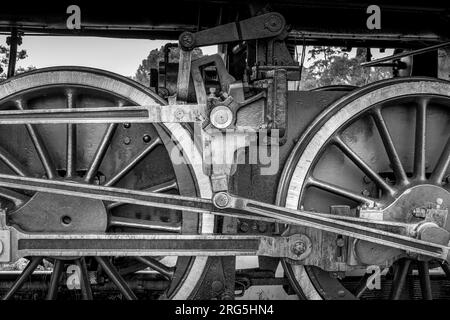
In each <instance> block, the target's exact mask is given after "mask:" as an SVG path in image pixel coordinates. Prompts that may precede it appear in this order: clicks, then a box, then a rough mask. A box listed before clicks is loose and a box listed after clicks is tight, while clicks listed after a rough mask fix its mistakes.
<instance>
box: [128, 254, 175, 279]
mask: <svg viewBox="0 0 450 320" xmlns="http://www.w3.org/2000/svg"><path fill="white" fill-rule="evenodd" d="M135 259H136V260H138V261H139V262H141V263H143V264H145V265H146V266H148V267H150V268H151V269H153V270H155V271H157V272H159V273H160V274H162V275H163V276H164V277H165V278H166V279H167V280H171V279H172V278H173V273H174V268H170V267H168V266H166V265H164V264H162V263H161V262H159V261H158V260H155V259H153V258H150V257H135Z"/></svg>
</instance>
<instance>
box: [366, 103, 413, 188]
mask: <svg viewBox="0 0 450 320" xmlns="http://www.w3.org/2000/svg"><path fill="white" fill-rule="evenodd" d="M372 118H373V119H374V121H375V125H376V126H377V128H378V132H379V134H380V137H381V140H382V141H383V145H384V149H385V150H386V153H387V156H388V158H389V161H390V163H391V166H392V170H393V171H394V175H395V177H396V180H397V184H403V185H405V184H407V183H408V177H407V176H406V172H405V169H404V168H403V165H402V162H401V160H400V157H399V156H398V153H397V149H396V148H395V146H394V141H393V140H392V137H391V134H390V133H389V130H388V128H387V126H386V122H385V121H384V118H383V115H382V114H381V108H375V110H374V112H373V113H372Z"/></svg>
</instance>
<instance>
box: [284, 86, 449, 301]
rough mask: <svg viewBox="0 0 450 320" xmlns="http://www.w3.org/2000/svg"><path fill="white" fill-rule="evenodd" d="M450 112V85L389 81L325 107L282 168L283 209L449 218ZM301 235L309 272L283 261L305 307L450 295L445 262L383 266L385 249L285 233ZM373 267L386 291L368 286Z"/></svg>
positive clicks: (412, 260)
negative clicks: (308, 248) (308, 302)
mask: <svg viewBox="0 0 450 320" xmlns="http://www.w3.org/2000/svg"><path fill="white" fill-rule="evenodd" d="M449 108H450V83H448V82H444V81H438V80H436V79H428V78H405V79H394V80H387V81H381V82H378V83H374V84H372V85H369V86H366V87H364V88H361V89H357V90H355V91H353V92H352V93H350V94H348V95H347V96H345V97H343V98H341V99H340V100H338V101H337V102H335V103H334V104H333V105H331V106H330V107H329V108H327V109H326V110H325V111H324V112H323V113H322V114H321V115H320V116H319V117H318V118H317V119H316V120H315V121H314V122H313V123H312V124H311V126H309V127H308V129H307V130H306V132H305V133H304V134H303V135H302V137H301V138H300V140H299V142H298V144H297V145H296V146H295V148H294V150H293V152H292V153H291V155H290V158H289V159H288V161H287V163H286V167H285V168H284V171H283V174H282V178H281V181H280V186H279V193H278V199H277V202H278V204H279V205H283V206H286V207H289V208H295V209H297V208H304V209H305V210H310V211H317V212H329V213H331V214H346V215H352V216H358V215H360V216H361V217H363V218H368V219H377V220H379V219H382V220H386V221H397V222H402V223H420V222H423V221H424V216H423V212H424V211H426V210H427V209H430V208H438V209H442V210H445V209H447V208H448V206H449V205H450V194H449V184H448V182H449V181H448V175H449V168H448V167H449V162H450V140H449V137H450V130H449V121H450V112H449V111H450V109H449ZM370 207H376V208H378V209H385V208H389V210H386V211H384V212H385V213H384V214H383V216H382V217H379V216H371V215H370V210H365V209H366V208H370ZM295 233H304V234H306V235H307V236H308V237H310V239H312V243H313V251H312V252H313V253H312V255H311V257H309V260H308V261H309V262H312V263H309V264H306V265H300V264H295V263H294V262H292V261H288V260H285V261H284V262H283V264H284V268H285V272H286V274H287V276H288V277H289V279H290V281H291V284H292V285H293V287H294V288H295V290H296V291H297V293H298V294H299V295H300V296H301V297H303V298H306V299H352V298H362V299H364V298H375V299H383V298H387V299H389V298H390V299H401V298H405V299H414V298H419V299H422V298H423V299H431V298H435V299H442V298H448V297H449V295H450V290H449V289H448V285H449V278H448V277H449V276H450V273H449V268H448V265H447V264H446V263H444V262H442V261H435V260H430V259H427V258H426V257H418V256H409V255H407V254H406V253H402V254H399V255H397V256H395V258H389V259H387V258H386V257H387V253H386V252H387V251H388V250H386V247H384V249H383V248H380V247H376V246H372V245H367V243H366V244H365V245H362V244H363V243H362V242H361V241H359V242H358V241H356V242H355V241H353V239H345V238H342V237H340V236H339V235H335V234H330V233H326V232H320V231H317V230H310V229H305V228H301V227H292V226H290V227H288V228H287V230H286V234H287V235H289V234H295ZM346 241H348V242H346ZM352 245H353V246H352ZM351 251H353V253H352V252H351ZM343 252H344V253H343ZM355 252H356V253H355ZM362 261H365V262H362ZM367 261H370V263H368V262H367ZM369 265H376V266H378V267H379V270H380V275H381V288H380V289H377V288H374V287H371V288H370V285H368V281H367V280H368V277H369V273H366V271H367V269H366V268H367V267H368V266H369ZM370 283H372V282H370ZM368 287H369V288H368Z"/></svg>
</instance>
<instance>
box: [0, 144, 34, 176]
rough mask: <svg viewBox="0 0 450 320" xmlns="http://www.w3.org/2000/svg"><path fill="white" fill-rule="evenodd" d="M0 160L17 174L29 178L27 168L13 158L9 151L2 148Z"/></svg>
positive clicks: (0, 149)
mask: <svg viewBox="0 0 450 320" xmlns="http://www.w3.org/2000/svg"><path fill="white" fill-rule="evenodd" d="M0 160H2V161H3V163H4V164H6V165H7V166H8V168H10V169H11V170H12V171H14V173H15V174H17V175H19V176H22V177H25V176H28V173H27V172H26V170H25V168H24V167H23V166H22V165H21V164H20V163H19V162H18V161H17V160H16V159H14V157H13V156H11V155H10V154H9V153H8V151H6V150H5V149H3V148H1V147H0Z"/></svg>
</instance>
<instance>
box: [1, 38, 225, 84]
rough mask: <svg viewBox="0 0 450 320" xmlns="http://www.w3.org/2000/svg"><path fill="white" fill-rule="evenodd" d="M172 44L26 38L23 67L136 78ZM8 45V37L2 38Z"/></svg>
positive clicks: (213, 49)
mask: <svg viewBox="0 0 450 320" xmlns="http://www.w3.org/2000/svg"><path fill="white" fill-rule="evenodd" d="M167 42H170V41H159V40H136V39H112V38H94V37H55V36H54V37H44V36H25V37H24V38H23V39H22V46H20V49H26V50H27V53H28V58H26V59H25V60H22V61H20V63H19V66H23V67H27V66H35V67H36V68H43V67H50V66H68V65H70V66H74V65H77V66H86V67H94V68H99V69H104V70H108V71H112V72H116V73H119V74H121V75H124V76H127V77H128V76H132V75H134V73H135V72H136V70H137V68H138V66H139V64H140V63H141V62H142V60H143V59H144V58H146V57H147V56H148V54H149V52H150V51H151V50H153V49H157V48H161V46H163V45H164V44H166V43H167ZM0 43H2V44H6V36H0ZM202 50H203V53H204V54H213V53H216V52H217V47H216V46H211V47H204V48H202Z"/></svg>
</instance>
